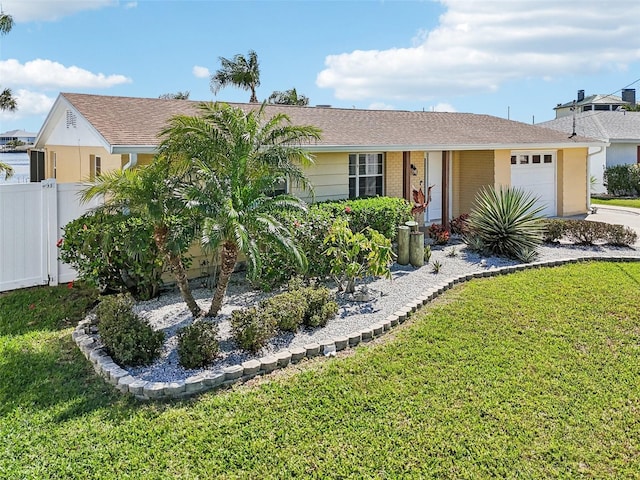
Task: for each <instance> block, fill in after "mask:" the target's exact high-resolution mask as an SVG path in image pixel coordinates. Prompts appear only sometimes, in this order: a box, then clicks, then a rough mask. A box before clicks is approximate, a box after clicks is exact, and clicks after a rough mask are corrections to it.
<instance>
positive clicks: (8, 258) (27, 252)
mask: <svg viewBox="0 0 640 480" xmlns="http://www.w3.org/2000/svg"><path fill="white" fill-rule="evenodd" d="M81 189H82V185H81V184H78V183H64V184H57V183H56V181H55V180H53V179H49V180H44V181H42V182H39V183H28V184H12V185H0V292H3V291H7V290H15V289H18V288H25V287H32V286H35V285H57V284H58V283H63V282H69V281H71V280H74V279H75V278H76V272H75V271H74V270H73V269H72V268H71V267H69V266H68V265H66V264H64V263H62V262H60V260H59V259H58V247H57V242H58V240H59V239H60V238H62V233H63V230H62V229H63V227H64V226H65V225H66V224H67V223H68V222H70V221H71V220H74V219H76V218H78V217H79V216H80V215H82V214H83V213H85V212H86V211H87V210H89V209H91V208H93V207H95V206H97V205H99V204H100V202H101V200H98V199H96V200H94V201H92V202H91V203H87V204H81V202H80V198H79V195H78V194H79V192H80V190H81Z"/></svg>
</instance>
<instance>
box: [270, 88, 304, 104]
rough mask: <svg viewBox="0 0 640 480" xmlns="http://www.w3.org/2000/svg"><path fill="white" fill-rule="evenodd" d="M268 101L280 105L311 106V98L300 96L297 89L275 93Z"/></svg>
mask: <svg viewBox="0 0 640 480" xmlns="http://www.w3.org/2000/svg"><path fill="white" fill-rule="evenodd" d="M267 101H268V102H269V103H275V104H278V105H299V106H301V107H306V106H307V105H309V98H308V97H306V96H305V95H298V92H297V91H296V89H295V88H292V89H291V90H286V91H284V92H279V91H275V92H273V93H272V94H271V95H269V98H268V99H267Z"/></svg>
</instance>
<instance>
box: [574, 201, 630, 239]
mask: <svg viewBox="0 0 640 480" xmlns="http://www.w3.org/2000/svg"><path fill="white" fill-rule="evenodd" d="M593 206H594V207H596V208H597V211H596V213H590V214H588V215H587V216H586V217H583V218H585V219H586V220H591V221H594V222H604V223H612V224H617V225H626V226H627V227H630V228H632V229H634V230H635V231H636V233H637V234H638V240H636V243H635V245H636V246H637V247H638V246H640V208H631V207H616V206H613V205H607V206H604V205H595V204H594V205H593Z"/></svg>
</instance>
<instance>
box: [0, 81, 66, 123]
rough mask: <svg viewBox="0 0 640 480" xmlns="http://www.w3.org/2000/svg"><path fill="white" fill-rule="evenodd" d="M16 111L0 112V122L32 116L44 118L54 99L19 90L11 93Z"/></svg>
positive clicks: (37, 93) (41, 94)
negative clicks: (15, 104) (16, 107)
mask: <svg viewBox="0 0 640 480" xmlns="http://www.w3.org/2000/svg"><path fill="white" fill-rule="evenodd" d="M13 98H14V99H15V100H16V103H17V106H18V109H17V110H16V111H15V112H8V111H0V120H2V121H15V120H20V119H22V118H27V117H32V116H38V115H40V116H43V117H44V116H46V115H47V113H49V110H51V107H52V106H53V102H54V101H55V98H51V97H48V96H47V95H45V94H43V93H39V92H31V91H29V90H24V89H20V90H17V91H14V92H13Z"/></svg>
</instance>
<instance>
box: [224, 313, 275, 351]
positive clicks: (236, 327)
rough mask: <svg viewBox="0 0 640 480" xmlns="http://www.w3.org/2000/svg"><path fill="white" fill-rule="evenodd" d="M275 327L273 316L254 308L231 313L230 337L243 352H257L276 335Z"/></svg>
mask: <svg viewBox="0 0 640 480" xmlns="http://www.w3.org/2000/svg"><path fill="white" fill-rule="evenodd" d="M277 326H278V325H277V324H276V319H275V318H274V317H273V316H271V315H262V314H261V312H260V311H259V310H258V309H257V308H256V307H251V308H246V309H242V310H234V311H233V312H231V336H232V338H233V339H234V340H235V342H236V343H237V344H238V346H239V347H240V348H242V349H243V350H249V351H250V352H254V353H255V352H257V351H259V350H260V349H261V348H262V347H264V346H265V345H266V344H267V342H268V341H269V340H271V339H272V338H273V337H274V336H275V335H276V331H277Z"/></svg>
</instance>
